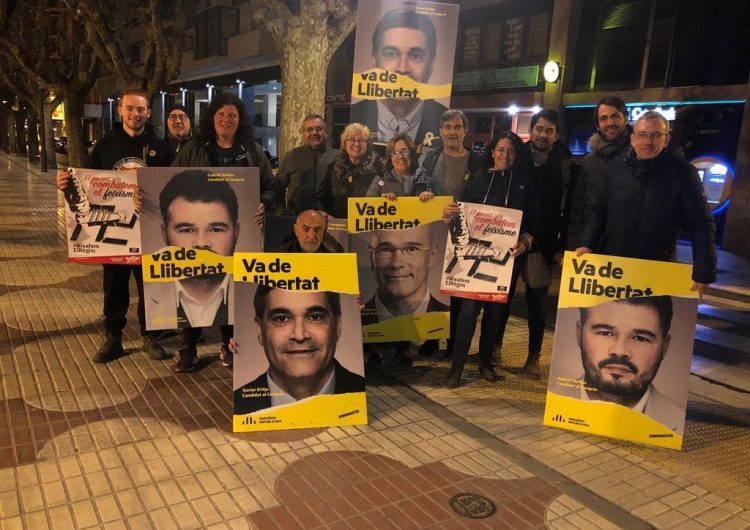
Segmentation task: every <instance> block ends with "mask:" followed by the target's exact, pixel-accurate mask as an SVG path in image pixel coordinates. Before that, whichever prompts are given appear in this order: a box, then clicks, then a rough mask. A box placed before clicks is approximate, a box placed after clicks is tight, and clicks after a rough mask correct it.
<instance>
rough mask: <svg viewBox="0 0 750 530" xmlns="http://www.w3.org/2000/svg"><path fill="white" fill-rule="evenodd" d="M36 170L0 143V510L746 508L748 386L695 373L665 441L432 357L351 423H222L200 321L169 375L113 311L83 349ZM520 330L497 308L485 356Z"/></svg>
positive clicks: (55, 226)
mask: <svg viewBox="0 0 750 530" xmlns="http://www.w3.org/2000/svg"><path fill="white" fill-rule="evenodd" d="M52 182H53V175H52V174H51V173H47V174H39V173H38V172H37V171H36V170H32V171H31V172H28V171H27V168H26V165H25V163H24V162H23V161H22V160H20V159H16V158H7V157H5V156H4V155H0V262H1V266H0V319H2V323H1V324H0V377H1V378H2V379H1V381H2V393H1V394H0V527H1V528H2V529H14V528H29V529H38V528H98V527H105V528H108V529H109V528H131V529H141V528H158V529H162V528H256V527H257V528H281V529H287V528H315V527H325V528H544V527H549V528H560V529H563V528H617V527H621V528H647V527H649V526H656V527H662V528H669V527H678V528H706V527H716V528H727V529H730V528H750V458H749V456H750V430H748V426H749V425H750V397H748V395H747V394H743V393H739V392H734V391H732V390H731V389H728V388H724V387H720V386H717V385H712V384H710V383H707V382H706V381H703V380H700V379H697V378H691V387H690V390H691V394H690V401H689V404H688V421H687V425H686V429H685V448H684V450H683V451H680V452H677V451H670V450H666V449H654V448H648V447H641V446H635V445H632V444H628V443H621V442H617V441H613V440H609V439H604V438H599V437H595V436H585V435H581V434H576V433H571V432H567V431H561V430H557V429H551V428H547V427H543V426H542V425H541V416H542V409H543V406H544V385H543V383H541V382H531V381H529V380H527V379H524V378H521V377H517V376H511V375H508V379H507V380H506V381H504V382H500V383H497V384H493V385H491V384H489V383H486V382H484V381H478V380H477V377H476V375H475V374H474V373H473V372H474V371H473V370H471V369H467V371H466V372H467V373H466V376H465V384H464V385H463V386H461V387H459V388H458V389H456V390H447V389H445V388H443V386H442V384H441V383H442V378H443V377H444V374H445V370H446V362H445V361H442V360H426V361H419V362H417V364H416V365H415V367H413V368H412V369H408V370H407V369H401V368H398V367H396V366H391V365H386V367H385V369H384V371H383V372H382V373H378V374H374V375H372V376H369V378H368V408H369V425H367V426H360V427H345V428H328V429H314V430H299V431H279V432H275V433H273V432H272V433H255V434H233V433H232V432H231V421H230V412H231V405H230V399H231V398H230V396H231V377H230V373H229V372H228V371H227V370H226V369H225V368H223V367H221V366H220V365H219V363H218V362H214V361H215V360H216V359H215V355H216V345H215V342H214V341H213V340H211V339H209V340H208V341H207V342H206V343H205V344H202V345H201V348H200V350H201V355H202V357H204V358H205V362H204V364H205V365H206V366H205V367H204V368H203V369H202V370H200V371H199V372H197V373H195V374H190V375H183V376H179V377H177V376H174V375H172V374H171V373H170V371H169V362H157V361H152V360H149V359H148V358H147V357H146V356H145V355H144V354H143V353H142V352H140V351H139V350H138V333H137V330H136V328H135V327H133V325H132V323H131V324H129V325H128V327H127V328H126V330H125V341H126V342H125V346H126V349H127V353H128V354H127V355H126V356H124V357H123V358H121V359H119V360H117V361H115V362H112V363H109V364H107V365H104V366H102V365H94V364H92V363H90V362H89V361H88V356H89V355H90V354H91V353H92V352H93V350H94V349H95V347H96V346H97V342H98V340H99V337H100V333H101V325H100V323H99V318H100V316H99V315H100V311H101V308H100V303H101V295H100V284H101V273H100V269H99V268H98V267H84V266H74V265H70V264H67V263H66V261H65V255H64V252H63V250H62V249H63V241H64V238H63V236H62V229H63V225H62V218H61V215H62V214H61V212H62V201H61V199H60V198H59V197H58V196H57V193H56V191H55V189H54V187H53V185H52ZM131 315H132V312H131ZM551 339H552V337H551V334H550V336H548V337H547V338H546V350H545V352H544V355H543V364H545V365H548V364H549V351H550V346H551ZM524 341H525V323H524V321H522V320H518V319H512V320H511V324H510V328H509V330H508V337H506V350H507V355H506V358H505V359H504V361H505V362H507V363H509V364H517V363H520V362H521V357H522V350H523V344H524ZM167 344H168V345H170V346H171V347H172V348H174V346H175V340H174V338H172V339H169V340H168V341H167ZM460 493H471V494H476V495H481V496H483V497H485V498H486V499H488V500H490V501H491V502H493V503H494V504H495V505H496V510H495V512H494V514H493V515H491V516H489V517H487V518H485V519H476V520H474V519H470V518H468V517H465V516H462V515H459V514H457V513H456V512H455V511H454V510H453V509H451V500H452V499H454V496H456V495H458V494H460ZM470 500H471V499H470ZM454 504H455V505H457V506H458V507H459V508H461V507H463V508H464V510H465V509H466V507H467V506H468V507H469V508H471V507H476V508H480V507H482V506H483V505H481V504H480V503H479V502H477V501H476V499H474V502H469V501H466V502H464V503H462V502H461V501H459V500H457V499H454Z"/></svg>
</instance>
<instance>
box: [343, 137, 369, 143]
mask: <svg viewBox="0 0 750 530" xmlns="http://www.w3.org/2000/svg"><path fill="white" fill-rule="evenodd" d="M346 143H348V144H366V143H367V140H365V139H363V138H347V139H346Z"/></svg>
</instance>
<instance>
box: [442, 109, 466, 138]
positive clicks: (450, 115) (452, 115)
mask: <svg viewBox="0 0 750 530" xmlns="http://www.w3.org/2000/svg"><path fill="white" fill-rule="evenodd" d="M456 118H459V119H460V120H461V123H462V124H463V126H464V131H466V132H469V119H468V118H467V117H466V114H464V111H462V110H459V109H448V110H446V111H445V112H443V115H442V116H440V127H441V128H442V127H443V124H444V123H445V122H447V121H451V120H455V119H456Z"/></svg>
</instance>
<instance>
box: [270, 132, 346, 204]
mask: <svg viewBox="0 0 750 530" xmlns="http://www.w3.org/2000/svg"><path fill="white" fill-rule="evenodd" d="M337 153H338V151H337V150H336V149H333V148H331V147H328V146H324V148H323V149H310V147H309V146H307V145H301V146H299V147H295V148H294V149H292V150H291V151H289V152H288V153H287V154H286V155H285V156H284V158H282V159H281V164H280V165H279V171H278V172H277V173H276V183H277V186H278V189H279V192H280V195H281V196H280V197H279V201H278V204H277V208H278V210H279V212H278V213H280V214H286V215H298V214H300V213H302V212H304V211H305V210H308V209H310V208H314V209H316V210H322V209H323V208H324V206H325V205H324V204H323V203H322V202H319V201H316V200H315V197H316V195H318V192H319V190H321V188H322V187H323V186H324V185H325V174H326V171H327V170H328V166H329V165H330V164H331V162H333V159H334V158H335V157H336V154H337Z"/></svg>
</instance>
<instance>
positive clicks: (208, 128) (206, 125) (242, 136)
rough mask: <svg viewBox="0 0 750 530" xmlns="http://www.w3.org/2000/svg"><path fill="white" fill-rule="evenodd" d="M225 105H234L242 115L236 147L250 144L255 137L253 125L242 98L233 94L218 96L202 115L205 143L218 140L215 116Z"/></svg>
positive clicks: (202, 131)
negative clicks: (241, 144) (239, 144)
mask: <svg viewBox="0 0 750 530" xmlns="http://www.w3.org/2000/svg"><path fill="white" fill-rule="evenodd" d="M224 105H234V106H235V108H236V109H237V114H239V115H240V123H239V125H238V126H237V135H236V136H235V137H234V143H235V145H236V144H237V143H243V144H244V143H245V142H249V141H250V139H251V138H252V137H253V123H252V122H251V121H250V117H249V116H248V115H247V110H246V109H245V104H244V103H243V102H242V100H241V99H240V98H238V97H237V96H235V95H233V94H217V95H216V96H214V98H213V99H212V100H211V103H209V104H208V107H207V108H206V110H205V111H203V112H202V113H201V119H200V126H199V129H200V137H201V139H203V141H204V142H209V141H214V140H216V130H215V129H214V115H215V114H216V113H217V112H218V111H219V109H220V108H221V107H223V106H224Z"/></svg>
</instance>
